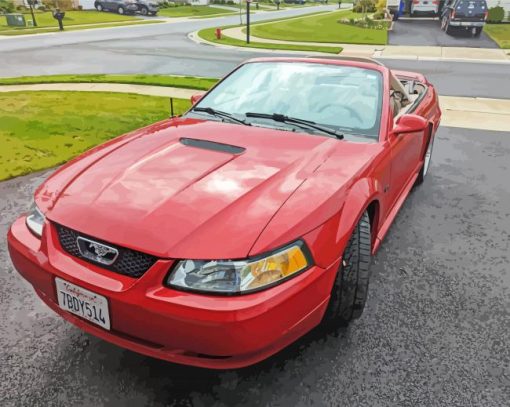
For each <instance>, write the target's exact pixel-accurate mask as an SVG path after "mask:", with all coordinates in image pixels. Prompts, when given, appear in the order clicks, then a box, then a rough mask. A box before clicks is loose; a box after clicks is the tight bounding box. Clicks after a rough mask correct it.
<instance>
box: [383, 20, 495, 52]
mask: <svg viewBox="0 0 510 407" xmlns="http://www.w3.org/2000/svg"><path fill="white" fill-rule="evenodd" d="M388 43H389V44H390V45H425V46H426V45H429V46H441V47H473V48H498V45H497V44H496V43H495V42H494V41H492V40H491V39H490V38H489V37H488V36H487V35H486V34H485V33H484V32H482V34H481V35H480V37H478V38H473V37H471V35H470V34H469V33H467V32H461V31H459V32H457V33H455V34H454V35H449V34H446V33H445V32H444V31H442V30H441V28H440V24H439V20H438V19H436V20H430V19H423V20H421V19H419V18H405V19H402V18H401V19H399V20H398V21H396V22H395V24H393V30H392V31H390V32H389V38H388Z"/></svg>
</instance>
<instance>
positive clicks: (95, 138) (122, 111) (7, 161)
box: [0, 92, 190, 180]
mask: <svg viewBox="0 0 510 407" xmlns="http://www.w3.org/2000/svg"><path fill="white" fill-rule="evenodd" d="M189 104H190V102H189V101H187V100H182V99H176V100H174V108H175V112H176V113H182V112H184V111H185V110H186V109H187V108H188V107H189ZM0 106H2V109H1V110H0V140H2V148H1V149H0V180H4V179H7V178H11V177H15V176H18V175H23V174H28V173H30V172H33V171H37V170H41V169H45V168H50V167H53V166H55V165H58V164H62V163H64V162H66V161H67V160H69V159H70V158H72V157H74V156H76V155H77V154H79V153H81V152H83V151H85V150H87V149H89V148H91V147H93V146H95V145H97V144H100V143H102V142H104V141H106V140H108V139H111V138H112V137H116V136H118V135H121V134H123V133H126V132H128V131H131V130H134V129H136V128H139V127H142V126H145V125H148V124H150V123H153V122H156V121H158V120H162V119H164V118H166V117H168V115H169V112H168V99H167V98H160V97H152V96H141V95H134V94H118V93H101V92H97V93H87V92H13V93H4V94H0Z"/></svg>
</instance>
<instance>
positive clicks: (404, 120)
mask: <svg viewBox="0 0 510 407" xmlns="http://www.w3.org/2000/svg"><path fill="white" fill-rule="evenodd" d="M427 126H428V122H427V120H425V119H424V118H423V117H421V116H418V115H417V114H405V115H403V116H401V117H400V118H399V119H398V120H397V124H396V125H395V127H394V128H393V133H394V134H404V133H415V132H418V131H423V130H425V129H426V128H427Z"/></svg>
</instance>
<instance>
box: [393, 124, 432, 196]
mask: <svg viewBox="0 0 510 407" xmlns="http://www.w3.org/2000/svg"><path fill="white" fill-rule="evenodd" d="M390 120H392V119H390ZM397 122H398V118H397V120H396V121H395V122H394V123H393V120H392V124H391V125H390V128H393V127H394V125H395V124H396V123H397ZM425 136H426V135H425V131H420V132H414V133H404V134H395V133H393V131H391V130H390V133H389V135H388V142H389V144H390V151H391V171H390V186H389V190H388V191H387V193H388V194H389V196H390V201H391V202H392V203H393V204H394V203H395V202H396V200H397V199H398V198H399V197H400V195H401V193H402V191H403V190H404V188H405V187H406V186H407V185H408V184H409V181H410V179H411V177H412V176H413V175H414V174H416V172H417V171H418V168H419V165H420V162H421V160H422V155H423V145H424V138H425Z"/></svg>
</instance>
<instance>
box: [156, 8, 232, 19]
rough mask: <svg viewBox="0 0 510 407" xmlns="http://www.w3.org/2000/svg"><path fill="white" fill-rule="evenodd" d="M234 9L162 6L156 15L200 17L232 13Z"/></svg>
mask: <svg viewBox="0 0 510 407" xmlns="http://www.w3.org/2000/svg"><path fill="white" fill-rule="evenodd" d="M233 12H234V10H225V9H223V8H217V7H211V6H180V7H169V8H162V9H160V10H159V13H158V15H160V16H163V17H201V16H209V15H217V14H232V13H233Z"/></svg>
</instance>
